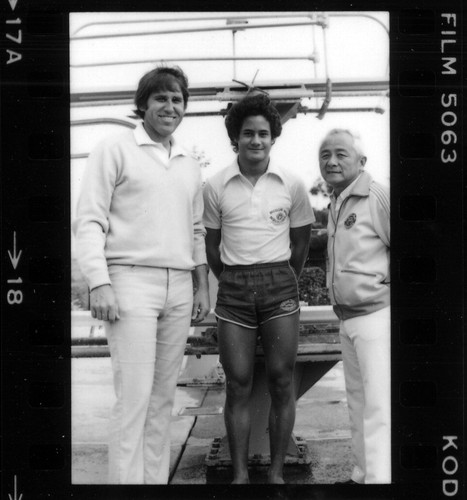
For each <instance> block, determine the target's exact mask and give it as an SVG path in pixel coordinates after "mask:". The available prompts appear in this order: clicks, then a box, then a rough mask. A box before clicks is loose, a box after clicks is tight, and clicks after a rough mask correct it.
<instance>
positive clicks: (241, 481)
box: [230, 476, 250, 484]
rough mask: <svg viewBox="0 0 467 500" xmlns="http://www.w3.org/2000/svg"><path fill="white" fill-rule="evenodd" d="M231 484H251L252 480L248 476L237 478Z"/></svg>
mask: <svg viewBox="0 0 467 500" xmlns="http://www.w3.org/2000/svg"><path fill="white" fill-rule="evenodd" d="M230 484H250V478H249V477H248V476H246V477H244V476H242V477H236V478H234V480H233V481H232V482H231V483H230Z"/></svg>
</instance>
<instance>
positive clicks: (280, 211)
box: [269, 208, 288, 224]
mask: <svg viewBox="0 0 467 500" xmlns="http://www.w3.org/2000/svg"><path fill="white" fill-rule="evenodd" d="M287 215H288V214H287V210H285V208H275V209H274V210H271V211H270V212H269V219H270V220H271V221H272V223H273V224H283V223H284V222H285V221H286V220H287Z"/></svg>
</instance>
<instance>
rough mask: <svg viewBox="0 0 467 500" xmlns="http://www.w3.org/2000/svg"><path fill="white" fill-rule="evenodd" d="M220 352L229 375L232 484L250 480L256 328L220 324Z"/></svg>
mask: <svg viewBox="0 0 467 500" xmlns="http://www.w3.org/2000/svg"><path fill="white" fill-rule="evenodd" d="M218 341H219V354H220V361H221V363H222V368H223V369H224V372H225V377H226V402H225V409H224V419H225V427H226V429H227V437H228V440H229V448H230V456H231V458H232V466H233V473H234V477H233V481H232V484H241V483H249V477H248V442H249V439H250V412H249V407H248V401H249V399H250V394H251V388H252V383H253V370H254V357H255V348H256V330H252V329H249V328H244V327H241V326H239V325H234V324H233V323H228V322H227V321H222V320H219V323H218Z"/></svg>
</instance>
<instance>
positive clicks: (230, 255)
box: [203, 160, 315, 266]
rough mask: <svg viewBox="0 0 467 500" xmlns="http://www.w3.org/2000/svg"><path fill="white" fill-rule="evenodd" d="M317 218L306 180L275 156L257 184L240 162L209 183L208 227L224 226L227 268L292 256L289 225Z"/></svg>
mask: <svg viewBox="0 0 467 500" xmlns="http://www.w3.org/2000/svg"><path fill="white" fill-rule="evenodd" d="M314 220H315V217H314V213H313V209H312V208H311V205H310V201H309V198H308V194H307V192H306V189H305V186H304V184H303V182H302V181H301V180H300V179H298V178H297V177H295V176H294V175H292V174H290V173H289V172H287V171H285V170H283V169H282V168H280V167H279V166H278V165H276V164H275V163H274V162H273V161H272V160H270V162H269V166H268V169H267V171H266V172H265V173H264V174H263V175H262V176H261V177H260V178H259V179H258V181H257V182H256V184H255V185H254V186H253V185H252V184H251V182H250V181H249V180H248V179H247V178H246V177H245V176H244V175H243V174H242V173H241V172H240V168H239V166H238V163H237V160H235V162H234V163H233V164H232V165H230V166H229V167H227V168H225V169H223V170H221V171H220V172H219V173H217V174H215V175H213V176H212V177H210V178H209V179H208V180H207V181H206V185H205V187H204V217H203V222H204V225H205V227H207V228H210V229H221V230H222V238H221V245H220V253H221V260H222V262H223V263H224V264H226V265H228V266H233V265H251V264H262V263H271V262H280V261H285V260H289V259H290V255H291V250H290V236H289V232H290V228H295V227H301V226H305V225H307V224H310V223H312V222H313V221H314Z"/></svg>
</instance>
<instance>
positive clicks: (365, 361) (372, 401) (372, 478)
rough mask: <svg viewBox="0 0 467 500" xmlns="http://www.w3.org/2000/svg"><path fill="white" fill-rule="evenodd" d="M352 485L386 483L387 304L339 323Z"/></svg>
mask: <svg viewBox="0 0 467 500" xmlns="http://www.w3.org/2000/svg"><path fill="white" fill-rule="evenodd" d="M340 338H341V344H342V358H343V362H344V363H343V364H344V376H345V385H346V392H347V404H348V407H349V415H350V430H351V434H352V453H353V457H354V461H355V467H354V470H353V473H352V476H351V477H352V479H353V480H354V481H356V482H357V483H364V484H376V483H390V482H391V380H390V377H391V375H390V372H391V356H390V348H391V317H390V308H389V307H386V308H384V309H381V310H379V311H376V312H374V313H371V314H367V315H365V316H358V317H356V318H351V319H348V320H345V321H341V324H340Z"/></svg>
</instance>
